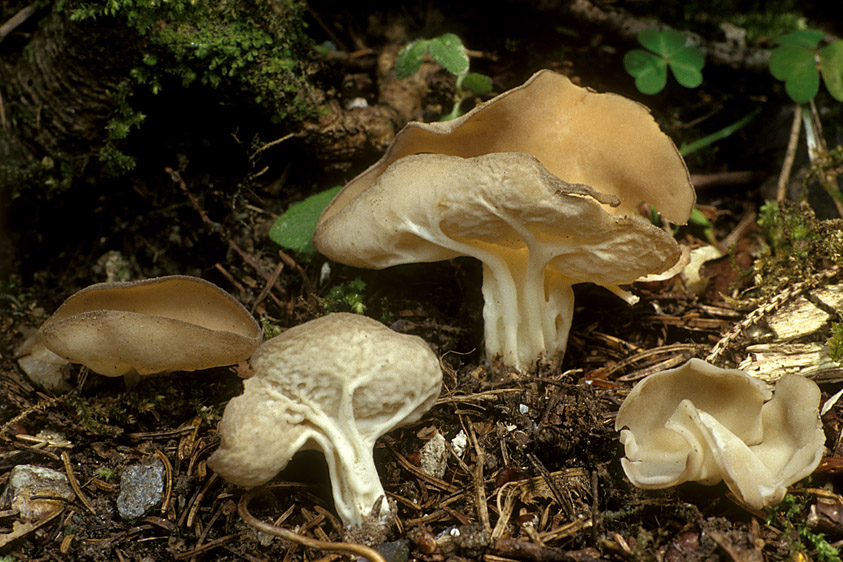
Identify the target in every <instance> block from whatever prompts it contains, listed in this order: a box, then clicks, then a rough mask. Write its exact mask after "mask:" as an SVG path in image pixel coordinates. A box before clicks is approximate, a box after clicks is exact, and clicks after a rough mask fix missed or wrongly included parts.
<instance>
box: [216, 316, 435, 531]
mask: <svg viewBox="0 0 843 562" xmlns="http://www.w3.org/2000/svg"><path fill="white" fill-rule="evenodd" d="M251 365H252V370H253V372H254V376H253V377H251V378H249V379H247V380H246V381H245V382H244V390H243V394H242V395H240V396H238V397H236V398H234V399H232V400H231V401H230V402H229V403H228V405H227V406H226V408H225V412H224V413H223V417H222V421H221V422H220V426H219V434H220V438H221V442H220V447H219V449H218V450H217V451H216V452H215V453H214V454H213V455H212V456H211V458H210V459H208V466H210V467H211V468H212V469H213V470H214V471H216V472H217V473H218V474H219V475H220V476H222V477H223V478H225V479H226V480H228V481H229V482H231V483H233V484H238V485H241V486H257V485H260V484H263V483H264V482H267V481H268V480H270V479H271V478H272V477H273V476H275V475H276V474H277V473H278V472H279V471H280V470H282V469H283V468H284V467H285V466H286V465H287V463H288V462H289V461H290V459H291V458H292V457H293V455H294V454H295V453H296V452H298V451H299V450H302V449H316V450H320V451H322V452H323V453H324V454H325V458H326V460H327V463H328V470H329V473H330V477H331V484H332V487H333V497H334V504H335V507H336V510H337V513H338V514H339V516H340V518H341V519H342V520H343V522H345V523H346V524H347V525H350V526H353V527H359V526H361V525H362V524H363V522H364V520H366V519H367V518H369V516H372V517H371V518H370V520H372V521H373V522H374V523H378V522H380V523H383V521H385V520H386V519H385V516H386V515H388V513H389V508H388V504H387V502H386V500H385V497H384V491H383V487H382V486H381V484H380V480H379V478H378V472H377V468H376V467H375V462H374V459H373V456H372V452H373V448H374V445H375V441H376V440H377V439H378V437H380V436H381V435H383V434H385V433H387V432H389V431H391V430H392V429H394V428H395V427H398V426H399V425H402V424H405V423H410V422H413V421H416V420H418V419H419V418H420V417H421V416H422V414H424V412H426V411H427V410H428V409H430V407H431V406H433V403H434V402H435V400H436V398H437V397H438V396H439V390H440V386H441V383H442V371H441V370H440V367H439V361H438V359H437V357H436V355H435V354H434V353H433V352H432V351H431V349H430V348H429V347H428V346H427V344H426V343H425V342H424V341H423V340H422V339H421V338H419V337H416V336H410V335H405V334H399V333H396V332H393V331H392V330H390V329H389V328H387V327H385V326H383V325H382V324H380V323H379V322H376V321H374V320H372V319H370V318H366V317H364V316H359V315H355V314H347V313H340V314H331V315H328V316H324V317H322V318H318V319H316V320H312V321H310V322H307V323H305V324H301V325H299V326H296V327H294V328H290V329H289V330H287V331H285V332H284V333H282V334H281V335H280V336H277V337H275V338H272V339H270V340H268V341H266V342H265V343H263V344H262V345H261V346H260V347H259V348H258V350H257V351H256V352H255V354H254V355H253V356H252V359H251Z"/></svg>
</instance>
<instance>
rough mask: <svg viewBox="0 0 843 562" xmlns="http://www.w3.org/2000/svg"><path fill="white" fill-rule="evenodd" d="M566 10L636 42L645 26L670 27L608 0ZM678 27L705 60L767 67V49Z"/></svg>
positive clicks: (579, 0) (584, 0) (577, 1)
mask: <svg viewBox="0 0 843 562" xmlns="http://www.w3.org/2000/svg"><path fill="white" fill-rule="evenodd" d="M566 9H567V11H568V14H569V15H570V16H572V17H573V18H574V19H577V20H580V21H581V22H586V23H590V24H593V25H596V26H599V27H600V28H601V29H605V30H607V31H609V32H611V33H614V34H615V35H617V36H619V37H621V38H623V39H624V40H626V41H629V42H635V41H636V39H637V36H638V34H639V33H640V32H641V31H643V30H645V29H652V28H657V29H670V26H669V25H666V24H665V23H664V22H663V21H660V20H658V19H656V18H653V17H644V16H637V15H634V14H632V13H630V12H628V11H626V10H624V9H622V8H618V7H615V6H612V5H611V4H608V3H607V4H604V3H600V4H598V3H596V2H593V1H591V0H573V1H572V2H570V3H567V5H566ZM677 31H681V32H682V33H684V34H685V35H689V36H691V37H692V41H693V42H694V44H695V45H697V46H698V47H699V48H700V49H701V50H702V51H704V52H705V54H706V63H707V64H715V65H722V66H728V67H730V68H735V69H746V70H752V71H766V69H767V61H768V60H769V58H770V53H769V51H768V50H766V49H759V48H755V47H748V46H746V45H745V44H740V43H738V42H735V41H706V40H705V39H703V38H702V37H700V36H699V35H697V34H695V33H691V32H688V31H683V30H677Z"/></svg>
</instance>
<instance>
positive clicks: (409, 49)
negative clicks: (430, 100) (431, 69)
mask: <svg viewBox="0 0 843 562" xmlns="http://www.w3.org/2000/svg"><path fill="white" fill-rule="evenodd" d="M429 44H430V41H428V40H426V39H425V40H421V41H414V42H413V43H410V44H409V45H407V46H406V47H404V48H403V49H401V51H400V52H399V53H398V58H397V60H396V61H395V75H396V76H397V77H398V79H399V80H405V79H407V78H409V77H410V76H412V75H413V74H415V73H416V72H418V71H419V67H421V64H422V62H424V55H425V54H427V48H428V45H429Z"/></svg>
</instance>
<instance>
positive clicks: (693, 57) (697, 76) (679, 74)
mask: <svg viewBox="0 0 843 562" xmlns="http://www.w3.org/2000/svg"><path fill="white" fill-rule="evenodd" d="M668 64H669V65H670V70H671V71H672V72H673V77H674V78H676V81H677V82H679V83H680V84H682V85H683V86H685V87H686V88H696V87H697V86H699V85H700V84H702V80H703V78H702V72H700V70H702V67H703V65H704V64H705V57H704V56H703V54H702V51H700V50H699V49H697V48H696V47H685V48H684V49H682V50H681V51H679V52H678V53H676V54H675V55H674V56H673V57H671V58H670V60H669V61H668Z"/></svg>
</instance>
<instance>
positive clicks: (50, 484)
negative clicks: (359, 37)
mask: <svg viewBox="0 0 843 562" xmlns="http://www.w3.org/2000/svg"><path fill="white" fill-rule="evenodd" d="M44 496H47V497H46V498H45V497H44ZM73 496H74V494H73V489H72V488H71V487H70V483H69V482H68V481H67V476H66V475H65V474H64V473H63V472H59V471H57V470H53V469H52V468H46V467H43V466H34V465H31V464H19V465H17V466H16V467H14V468H13V469H12V472H11V473H10V474H9V483H8V484H7V485H6V489H5V490H4V491H3V495H2V496H0V506H5V507H10V508H11V509H17V510H18V512H19V513H20V518H21V520H22V521H31V520H34V519H41V518H43V517H46V516H47V515H49V514H50V513H53V512H54V511H56V510H57V509H61V508H62V507H63V505H64V502H63V501H62V500H71V499H73ZM34 497H37V498H38V499H33V498H34ZM48 498H56V499H48Z"/></svg>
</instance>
